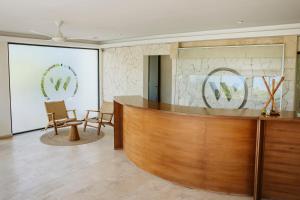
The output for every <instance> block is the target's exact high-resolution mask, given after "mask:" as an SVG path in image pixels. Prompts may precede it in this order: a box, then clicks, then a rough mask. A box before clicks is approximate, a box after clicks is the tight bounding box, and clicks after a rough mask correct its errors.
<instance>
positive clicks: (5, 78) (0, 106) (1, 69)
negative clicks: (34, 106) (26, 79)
mask: <svg viewBox="0 0 300 200" xmlns="http://www.w3.org/2000/svg"><path fill="white" fill-rule="evenodd" d="M10 134H11V122H10V100H9V71H8V52H7V42H3V41H0V138H1V137H6V136H9V135H10Z"/></svg>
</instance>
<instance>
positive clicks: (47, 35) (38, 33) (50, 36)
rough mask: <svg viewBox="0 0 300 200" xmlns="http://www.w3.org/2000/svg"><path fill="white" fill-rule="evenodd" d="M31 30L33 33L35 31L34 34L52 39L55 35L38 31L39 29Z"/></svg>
mask: <svg viewBox="0 0 300 200" xmlns="http://www.w3.org/2000/svg"><path fill="white" fill-rule="evenodd" d="M30 32H31V33H34V34H37V35H41V36H46V37H49V38H50V39H51V38H52V37H53V36H52V35H50V34H47V33H42V32H38V31H34V30H31V31H30Z"/></svg>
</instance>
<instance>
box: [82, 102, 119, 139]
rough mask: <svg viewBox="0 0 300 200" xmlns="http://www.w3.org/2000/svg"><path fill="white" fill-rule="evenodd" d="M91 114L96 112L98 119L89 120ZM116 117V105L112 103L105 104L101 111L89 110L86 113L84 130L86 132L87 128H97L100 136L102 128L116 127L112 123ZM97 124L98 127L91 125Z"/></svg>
mask: <svg viewBox="0 0 300 200" xmlns="http://www.w3.org/2000/svg"><path fill="white" fill-rule="evenodd" d="M90 112H96V113H98V117H93V118H89V114H90ZM113 115H114V105H113V103H112V102H103V104H102V107H101V109H100V110H88V111H87V113H86V117H85V120H84V129H83V131H85V130H86V127H87V126H89V127H93V128H97V134H98V135H100V131H101V126H104V127H105V125H110V126H114V125H113V123H112V118H113ZM89 123H91V124H96V125H90V124H89Z"/></svg>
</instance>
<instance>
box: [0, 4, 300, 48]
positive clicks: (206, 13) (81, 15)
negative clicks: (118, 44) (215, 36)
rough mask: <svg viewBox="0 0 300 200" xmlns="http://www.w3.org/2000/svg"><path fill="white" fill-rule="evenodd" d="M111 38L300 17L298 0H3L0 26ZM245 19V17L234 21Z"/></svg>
mask: <svg viewBox="0 0 300 200" xmlns="http://www.w3.org/2000/svg"><path fill="white" fill-rule="evenodd" d="M58 19H62V20H64V21H65V24H64V26H63V28H62V30H63V32H64V33H65V35H66V36H69V37H85V38H93V37H98V38H97V40H99V41H102V42H103V41H111V40H119V39H127V38H135V37H144V36H150V35H160V34H172V33H185V32H195V31H207V30H219V29H232V28H242V27H252V26H265V25H278V24H289V23H299V22H300V0H1V1H0V32H9V33H23V34H30V30H35V31H40V32H46V33H54V32H55V30H56V27H55V25H54V23H53V22H54V21H55V20H58ZM238 20H243V21H244V23H242V24H239V23H237V21H238Z"/></svg>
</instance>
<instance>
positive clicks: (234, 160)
mask: <svg viewBox="0 0 300 200" xmlns="http://www.w3.org/2000/svg"><path fill="white" fill-rule="evenodd" d="M114 109H115V110H114V112H115V116H114V119H115V135H114V137H115V138H114V145H115V149H122V148H123V149H124V151H125V154H126V155H127V157H128V158H129V159H130V160H131V161H132V162H133V163H135V164H136V165H137V166H138V167H140V168H142V169H144V170H146V171H148V172H150V173H152V174H155V175H157V176H160V177H162V178H164V179H167V180H170V181H173V182H176V183H179V184H182V185H185V186H188V187H195V188H202V189H206V190H212V191H217V192H224V193H233V194H242V195H249V196H254V199H259V198H260V196H261V192H262V183H263V182H262V178H267V179H268V178H269V179H271V185H268V184H267V185H265V186H264V188H268V187H270V191H267V192H266V193H265V195H264V196H266V197H267V198H269V197H270V198H271V197H272V198H274V195H273V192H272V190H273V188H274V185H272V174H271V175H270V176H269V177H264V176H263V174H262V171H263V166H262V162H261V161H262V160H263V152H262V150H263V149H264V148H266V147H264V148H263V147H262V146H264V144H263V138H265V134H266V131H268V130H269V135H270V134H271V135H272V130H273V124H274V123H273V124H272V123H265V121H268V122H274V121H276V123H275V124H279V126H280V127H281V126H286V123H289V124H292V125H293V126H297V127H298V128H299V127H300V126H299V122H298V121H297V119H296V118H295V117H293V115H294V114H293V113H284V114H283V116H282V117H279V118H276V119H275V118H261V117H260V113H259V111H257V110H249V109H241V110H225V109H206V108H196V107H185V106H175V105H169V104H158V103H154V102H150V101H147V100H145V99H143V98H142V97H139V96H126V97H125V96H124V97H116V98H115V101H114ZM277 126H278V125H277ZM268 127H269V129H268ZM280 127H278V128H279V129H280ZM273 132H274V130H273ZM274 134H275V135H276V134H277V131H275V132H274ZM277 135H278V134H277ZM298 136H300V135H298ZM298 139H299V141H300V137H299V138H298ZM270 141H271V142H272V138H270ZM275 142H276V141H275ZM271 148H273V147H271ZM299 153H300V151H299ZM270 155H273V152H271V153H270ZM297 156H299V155H297ZM268 159H270V158H268ZM271 159H273V158H271ZM299 161H300V160H299ZM267 164H268V163H267ZM270 167H271V168H272V167H275V168H276V167H278V166H273V165H272V162H271V166H269V169H270ZM283 167H286V166H283ZM299 167H300V166H299ZM271 170H272V169H271ZM267 175H268V174H267ZM281 175H283V176H284V175H285V174H281ZM298 177H300V176H299V174H298ZM273 178H274V177H273ZM276 180H277V181H278V177H277V179H276ZM298 183H299V182H298ZM298 183H297V184H298ZM299 186H300V183H299ZM298 193H299V192H298ZM298 193H297V194H298ZM297 194H295V195H297ZM272 195H273V196H272ZM276 195H277V194H276ZM275 199H276V198H275Z"/></svg>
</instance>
